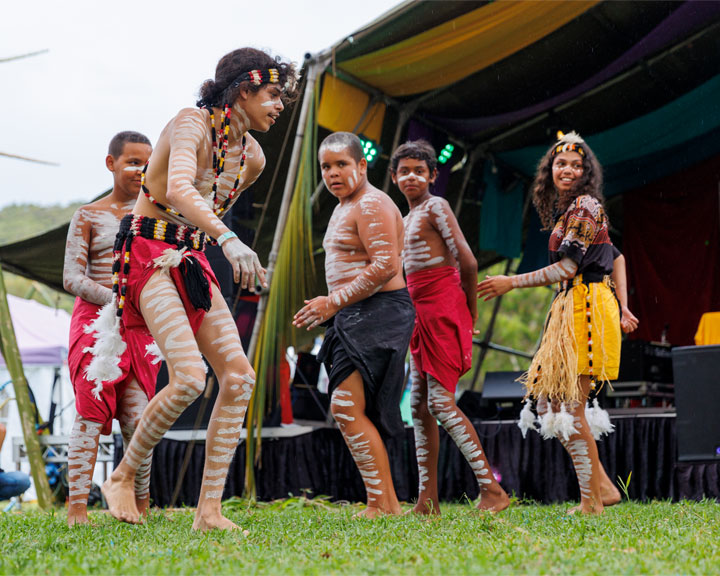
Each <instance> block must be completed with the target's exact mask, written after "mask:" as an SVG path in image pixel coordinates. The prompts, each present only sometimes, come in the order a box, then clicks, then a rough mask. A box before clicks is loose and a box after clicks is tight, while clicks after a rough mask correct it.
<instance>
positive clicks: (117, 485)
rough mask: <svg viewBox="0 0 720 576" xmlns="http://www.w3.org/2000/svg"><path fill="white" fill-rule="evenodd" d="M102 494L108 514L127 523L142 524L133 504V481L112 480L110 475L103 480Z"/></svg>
mask: <svg viewBox="0 0 720 576" xmlns="http://www.w3.org/2000/svg"><path fill="white" fill-rule="evenodd" d="M100 490H102V494H103V496H104V497H105V501H106V502H107V505H108V510H109V512H110V514H111V515H112V516H113V517H114V518H116V519H117V520H120V522H127V523H128V524H142V520H141V519H140V512H138V509H137V506H136V505H135V481H134V479H131V480H129V481H128V480H113V479H112V476H110V478H108V479H107V480H105V482H103V485H102V487H101V488H100Z"/></svg>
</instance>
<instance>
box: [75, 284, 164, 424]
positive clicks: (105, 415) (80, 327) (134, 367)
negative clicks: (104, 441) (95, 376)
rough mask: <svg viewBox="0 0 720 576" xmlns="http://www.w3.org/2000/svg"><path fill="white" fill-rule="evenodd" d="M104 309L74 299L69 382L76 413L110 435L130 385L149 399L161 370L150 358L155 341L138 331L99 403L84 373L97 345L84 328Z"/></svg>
mask: <svg viewBox="0 0 720 576" xmlns="http://www.w3.org/2000/svg"><path fill="white" fill-rule="evenodd" d="M100 308H101V306H98V305H97V304H92V303H91V302H87V301H86V300H83V299H82V298H76V299H75V307H74V308H73V314H72V320H71V321H70V346H69V351H68V367H69V369H70V379H71V381H72V385H73V389H74V390H75V408H76V410H77V413H78V414H79V415H80V416H81V417H82V418H85V419H86V420H90V421H91V422H97V423H98V424H102V425H103V428H102V430H101V432H102V434H110V431H111V429H112V420H113V418H115V416H116V413H117V405H118V400H119V399H120V398H121V397H122V395H123V394H124V392H125V389H126V388H127V386H128V384H129V383H130V382H132V381H133V380H137V382H138V384H139V385H140V388H142V390H143V391H144V392H145V394H147V397H148V400H150V399H152V397H153V396H154V395H155V382H156V380H157V374H158V371H159V370H160V362H157V363H155V364H153V363H152V361H153V360H155V359H156V357H155V356H154V355H152V354H150V355H148V352H147V349H146V346H148V345H149V344H152V343H153V342H154V339H153V337H152V335H151V334H150V332H149V331H148V330H147V328H145V329H144V330H143V329H138V330H135V331H134V332H133V334H132V335H131V337H130V338H127V337H126V338H125V342H126V344H127V348H126V349H125V352H124V353H123V355H122V356H121V358H120V364H119V367H120V370H121V372H122V375H121V376H120V377H118V378H116V379H115V380H112V381H110V382H103V387H102V392H101V393H100V400H97V399H96V398H95V396H93V394H92V389H93V388H94V387H95V384H94V383H93V382H90V381H88V379H87V378H86V376H85V371H86V369H87V367H88V365H89V364H90V361H91V360H92V359H93V355H92V353H91V352H85V349H86V348H90V347H92V346H93V345H94V344H95V333H94V332H93V333H90V334H87V333H86V332H85V326H87V325H89V324H90V323H92V322H93V320H95V319H96V318H97V314H98V312H99V311H100Z"/></svg>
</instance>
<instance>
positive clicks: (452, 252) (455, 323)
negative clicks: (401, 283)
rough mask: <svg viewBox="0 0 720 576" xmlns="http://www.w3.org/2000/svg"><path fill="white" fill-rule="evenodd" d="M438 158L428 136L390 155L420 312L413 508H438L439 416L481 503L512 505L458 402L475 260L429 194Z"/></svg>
mask: <svg viewBox="0 0 720 576" xmlns="http://www.w3.org/2000/svg"><path fill="white" fill-rule="evenodd" d="M436 165H437V160H436V154H435V150H434V149H433V147H432V146H431V145H430V144H429V143H428V142H426V141H424V140H416V141H411V142H406V143H405V144H403V145H402V146H400V147H399V148H398V149H397V150H396V151H395V153H394V154H393V155H392V158H391V160H390V169H391V175H392V180H393V182H394V183H395V184H396V185H397V186H398V188H400V191H401V192H402V193H403V195H404V196H405V198H406V199H407V201H408V205H409V206H410V213H409V214H408V215H407V216H406V217H405V220H404V222H405V243H404V251H403V263H404V265H405V273H406V275H407V285H408V290H409V291H410V297H411V298H412V301H413V304H414V305H415V311H416V313H417V317H416V319H415V328H414V330H413V334H412V340H411V341H410V351H411V353H412V360H411V364H410V365H411V376H412V393H411V396H410V399H411V407H412V415H413V426H414V428H415V451H416V456H417V461H418V481H419V494H418V501H417V504H416V505H415V507H414V508H413V511H414V512H416V513H419V514H439V513H440V503H439V500H438V488H437V463H438V450H439V434H438V425H437V422H438V421H440V423H441V424H442V426H443V428H445V430H446V431H447V432H448V434H450V437H451V438H452V439H453V441H454V442H455V444H457V446H458V448H459V449H460V450H461V452H462V453H463V455H464V456H465V459H466V460H467V461H468V464H470V467H471V468H472V470H473V473H474V474H475V479H476V480H477V483H478V488H479V495H480V502H479V504H478V508H479V509H482V510H492V511H499V510H503V509H504V508H507V506H508V504H509V499H508V496H507V494H506V493H505V491H504V490H503V489H502V488H501V487H500V485H499V484H498V483H497V481H496V480H495V478H494V476H493V474H492V471H491V469H490V464H489V462H488V461H487V458H486V456H485V454H484V452H483V449H482V446H481V444H480V440H479V439H478V436H477V432H476V431H475V428H473V425H472V424H471V423H470V420H468V418H467V417H466V416H465V414H463V413H462V411H460V409H459V408H458V407H457V405H456V404H455V389H456V387H457V383H458V380H459V378H460V376H462V375H463V374H464V373H465V372H467V371H468V370H469V369H470V365H471V363H472V335H473V327H474V326H475V321H476V320H477V298H476V296H475V289H476V285H477V262H476V261H475V257H474V256H473V254H472V251H471V250H470V247H469V246H468V244H467V242H466V241H465V238H464V236H463V234H462V231H461V230H460V226H459V225H458V223H457V220H456V219H455V215H454V214H453V212H452V210H451V209H450V206H449V204H448V202H447V200H445V199H444V198H440V197H438V196H433V195H432V194H431V193H430V184H432V183H433V182H434V181H435V178H436V176H437V170H436ZM458 268H459V269H460V272H459V273H458Z"/></svg>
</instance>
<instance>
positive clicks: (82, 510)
mask: <svg viewBox="0 0 720 576" xmlns="http://www.w3.org/2000/svg"><path fill="white" fill-rule="evenodd" d="M67 523H68V526H70V527H71V528H72V527H73V526H76V525H78V524H90V520H88V515H87V506H73V505H72V504H70V506H69V507H68V517H67Z"/></svg>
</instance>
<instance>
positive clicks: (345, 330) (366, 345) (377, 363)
mask: <svg viewBox="0 0 720 576" xmlns="http://www.w3.org/2000/svg"><path fill="white" fill-rule="evenodd" d="M414 324H415V309H414V308H413V305H412V300H411V299H410V295H409V294H408V291H407V288H402V289H400V290H392V291H390V292H378V293H377V294H374V295H373V296H370V297H369V298H366V299H365V300H362V301H360V302H356V303H355V304H351V305H350V306H348V307H347V308H343V309H342V310H340V312H338V313H337V314H336V315H335V316H334V317H333V318H331V319H330V320H329V321H328V322H326V323H325V325H326V326H327V331H326V332H325V340H324V341H323V345H322V347H321V348H320V352H319V353H318V360H319V361H321V362H323V363H324V364H325V369H326V370H327V373H328V378H329V385H328V392H329V393H330V396H331V397H332V393H333V392H334V390H335V389H336V388H337V387H338V386H339V385H340V384H342V383H343V382H344V381H345V380H347V378H348V377H349V376H350V375H351V374H352V373H353V372H354V371H355V370H357V371H358V372H360V375H361V376H362V379H363V383H364V389H365V413H366V414H367V416H368V418H370V420H371V421H372V422H373V424H375V426H376V427H377V429H378V431H379V432H380V433H381V434H382V435H383V436H384V437H391V436H395V435H397V434H401V433H402V432H403V429H404V426H403V422H402V418H401V416H400V400H401V398H402V393H403V382H404V380H405V357H406V355H407V350H408V345H409V344H410V336H412V331H413V326H414Z"/></svg>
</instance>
